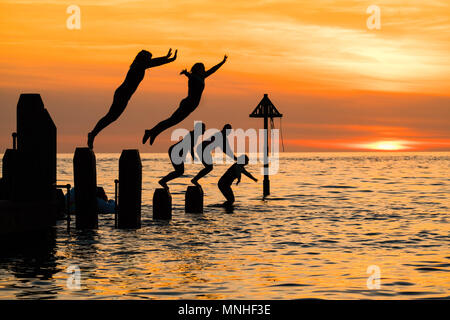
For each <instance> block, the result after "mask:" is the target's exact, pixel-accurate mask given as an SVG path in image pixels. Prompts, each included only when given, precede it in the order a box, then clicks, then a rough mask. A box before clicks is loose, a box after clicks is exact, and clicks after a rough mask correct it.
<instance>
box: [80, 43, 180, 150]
mask: <svg viewBox="0 0 450 320" xmlns="http://www.w3.org/2000/svg"><path fill="white" fill-rule="evenodd" d="M177 52H178V50H175V54H174V55H173V57H172V49H170V50H169V52H168V53H167V55H165V56H163V57H158V58H153V57H152V54H151V53H150V52H148V51H146V50H141V51H140V52H139V53H138V54H137V55H136V57H135V58H134V60H133V63H132V64H131V65H130V69H129V70H128V73H127V76H126V77H125V80H124V81H123V83H122V84H121V85H120V86H119V87H118V88H117V89H116V91H115V92H114V98H113V102H112V105H111V107H110V108H109V111H108V113H107V114H106V115H105V116H104V117H103V118H101V119H100V120H99V121H98V122H97V125H96V126H95V127H94V129H93V130H92V131H91V132H89V134H88V146H89V148H91V149H93V148H94V139H95V137H96V136H97V135H98V134H99V132H100V131H102V130H103V129H104V128H106V127H107V126H108V125H110V124H111V123H112V122H114V121H116V120H117V119H118V118H119V117H120V115H121V114H122V113H123V111H124V110H125V108H126V107H127V104H128V101H129V100H130V98H131V96H132V95H133V93H134V92H135V91H136V89H137V88H138V86H139V84H140V83H141V81H142V79H144V75H145V70H146V69H149V68H153V67H157V66H160V65H163V64H166V63H169V62H172V61H175V59H176V58H177Z"/></svg>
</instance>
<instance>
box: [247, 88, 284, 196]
mask: <svg viewBox="0 0 450 320" xmlns="http://www.w3.org/2000/svg"><path fill="white" fill-rule="evenodd" d="M281 117H283V115H282V114H281V113H280V112H278V110H277V108H275V106H274V105H273V103H272V101H270V99H269V95H268V94H267V93H266V94H264V97H263V98H262V100H261V101H260V102H259V103H258V105H257V106H256V108H255V110H253V112H252V113H251V114H250V118H264V182H263V197H266V196H268V195H269V194H270V182H269V130H268V127H269V118H270V119H271V120H272V119H273V118H281Z"/></svg>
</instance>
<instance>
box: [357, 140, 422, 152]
mask: <svg viewBox="0 0 450 320" xmlns="http://www.w3.org/2000/svg"><path fill="white" fill-rule="evenodd" d="M414 143H415V142H413V141H376V142H369V143H359V144H352V145H351V147H352V148H357V149H369V150H380V151H398V150H408V149H411V146H410V145H411V144H414Z"/></svg>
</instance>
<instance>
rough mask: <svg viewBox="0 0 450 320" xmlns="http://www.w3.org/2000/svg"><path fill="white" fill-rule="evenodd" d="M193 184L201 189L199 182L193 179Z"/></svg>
mask: <svg viewBox="0 0 450 320" xmlns="http://www.w3.org/2000/svg"><path fill="white" fill-rule="evenodd" d="M191 182H192V184H193V185H194V186H197V187H201V186H200V183H198V181H197V180H194V179H192V180H191Z"/></svg>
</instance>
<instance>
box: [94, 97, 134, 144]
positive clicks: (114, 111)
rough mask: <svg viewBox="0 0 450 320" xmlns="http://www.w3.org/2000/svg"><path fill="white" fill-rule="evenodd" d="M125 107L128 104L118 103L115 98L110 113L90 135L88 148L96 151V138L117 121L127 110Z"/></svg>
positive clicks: (98, 123)
mask: <svg viewBox="0 0 450 320" xmlns="http://www.w3.org/2000/svg"><path fill="white" fill-rule="evenodd" d="M125 107H126V103H118V102H117V101H116V98H115V97H114V101H113V103H112V105H111V108H110V109H109V111H108V113H107V114H106V115H105V116H104V117H103V118H101V119H100V120H99V121H98V122H97V124H96V125H95V127H94V129H93V130H92V131H91V132H89V133H88V147H89V148H90V149H94V139H95V137H96V136H97V135H98V134H99V133H100V131H102V130H103V129H105V128H106V127H107V126H109V125H110V124H111V123H113V122H114V121H116V120H117V119H118V118H119V117H120V115H121V114H122V112H123V110H125Z"/></svg>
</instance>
